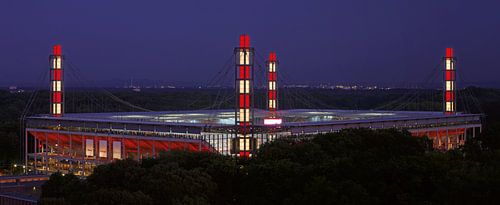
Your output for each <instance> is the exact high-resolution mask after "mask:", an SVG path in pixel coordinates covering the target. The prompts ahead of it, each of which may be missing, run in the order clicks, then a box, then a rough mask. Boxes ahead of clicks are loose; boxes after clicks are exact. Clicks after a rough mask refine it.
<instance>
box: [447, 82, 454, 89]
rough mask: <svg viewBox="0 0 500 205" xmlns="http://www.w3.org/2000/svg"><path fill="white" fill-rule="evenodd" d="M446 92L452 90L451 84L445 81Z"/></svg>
mask: <svg viewBox="0 0 500 205" xmlns="http://www.w3.org/2000/svg"><path fill="white" fill-rule="evenodd" d="M446 90H453V82H452V81H446Z"/></svg>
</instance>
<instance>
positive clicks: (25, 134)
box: [24, 131, 28, 167]
mask: <svg viewBox="0 0 500 205" xmlns="http://www.w3.org/2000/svg"><path fill="white" fill-rule="evenodd" d="M24 166H25V167H28V131H24Z"/></svg>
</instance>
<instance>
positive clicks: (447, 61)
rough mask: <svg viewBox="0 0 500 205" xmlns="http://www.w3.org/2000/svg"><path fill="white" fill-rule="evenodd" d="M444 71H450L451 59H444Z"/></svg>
mask: <svg viewBox="0 0 500 205" xmlns="http://www.w3.org/2000/svg"><path fill="white" fill-rule="evenodd" d="M446 70H452V62H451V59H446Z"/></svg>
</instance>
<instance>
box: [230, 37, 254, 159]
mask: <svg viewBox="0 0 500 205" xmlns="http://www.w3.org/2000/svg"><path fill="white" fill-rule="evenodd" d="M235 56H236V89H237V97H236V102H237V109H236V126H237V134H236V138H235V140H234V144H233V145H234V149H233V150H234V151H235V152H234V153H235V154H237V155H239V156H241V157H248V156H250V154H251V152H252V149H253V147H254V144H255V143H254V139H253V136H252V133H251V132H252V129H251V128H252V125H253V123H252V122H253V109H252V105H253V102H252V101H253V94H252V92H253V89H252V84H253V68H254V67H253V57H254V49H253V48H252V47H250V36H248V35H247V34H242V35H240V46H239V47H237V48H236V49H235Z"/></svg>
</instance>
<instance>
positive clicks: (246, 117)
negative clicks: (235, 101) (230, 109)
mask: <svg viewBox="0 0 500 205" xmlns="http://www.w3.org/2000/svg"><path fill="white" fill-rule="evenodd" d="M238 115H239V116H238V117H239V119H240V120H239V121H240V122H248V121H250V109H240V112H239V113H238Z"/></svg>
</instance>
